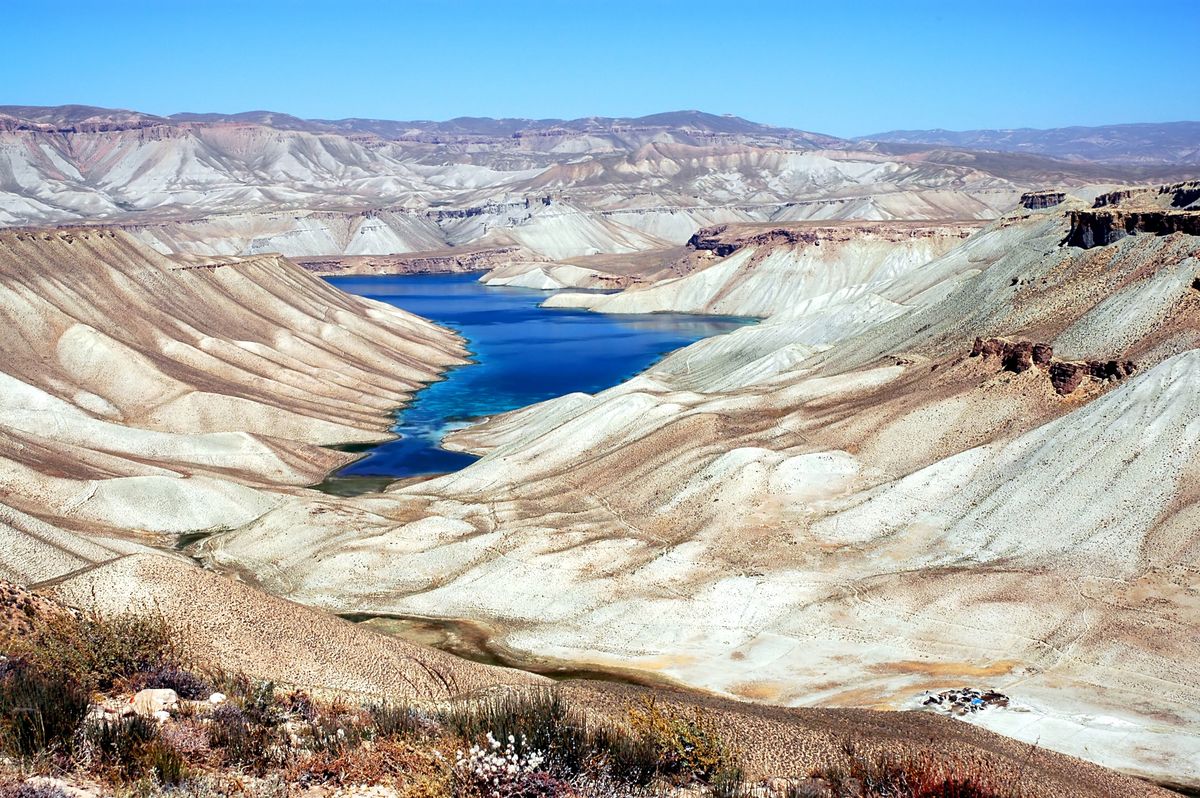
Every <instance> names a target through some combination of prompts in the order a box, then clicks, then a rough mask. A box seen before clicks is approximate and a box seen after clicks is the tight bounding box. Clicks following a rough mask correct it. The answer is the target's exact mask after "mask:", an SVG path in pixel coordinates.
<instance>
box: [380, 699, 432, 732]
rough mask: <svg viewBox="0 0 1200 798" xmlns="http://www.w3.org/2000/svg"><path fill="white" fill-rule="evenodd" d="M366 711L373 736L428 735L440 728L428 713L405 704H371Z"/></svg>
mask: <svg viewBox="0 0 1200 798" xmlns="http://www.w3.org/2000/svg"><path fill="white" fill-rule="evenodd" d="M367 711H368V712H369V713H370V715H371V726H372V728H373V731H374V733H375V736H376V737H379V738H382V739H385V740H401V739H411V738H415V737H428V736H431V735H432V734H434V733H436V732H437V731H438V730H440V728H441V724H439V723H438V722H437V721H436V720H435V719H434V718H433V717H431V716H430V715H429V714H428V713H426V712H423V711H422V710H420V709H417V708H415V707H411V706H408V705H407V704H396V703H391V702H384V703H382V704H372V705H371V706H369V707H367Z"/></svg>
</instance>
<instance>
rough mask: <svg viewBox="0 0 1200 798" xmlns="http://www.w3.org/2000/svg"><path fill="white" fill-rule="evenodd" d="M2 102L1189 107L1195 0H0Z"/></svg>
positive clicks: (981, 120)
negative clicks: (953, 0) (720, 0)
mask: <svg viewBox="0 0 1200 798" xmlns="http://www.w3.org/2000/svg"><path fill="white" fill-rule="evenodd" d="M0 32H2V35H3V42H4V52H3V53H2V54H0V104H25V105H57V104H63V103H82V104H89V105H103V106H115V107H124V108H134V109H137V110H141V111H147V112H150V113H159V114H169V113H174V112H177V111H185V110H186V111H222V112H234V111H244V110H253V109H269V110H275V111H283V112H287V113H292V114H296V115H297V116H304V117H318V118H341V117H348V116H359V117H376V118H385V119H447V118H450V117H455V116H516V117H534V118H544V117H568V118H571V117H579V116H591V115H599V116H636V115H641V114H648V113H656V112H659V111H667V110H678V109H685V108H698V109H701V110H705V111H710V112H713V113H733V114H737V115H739V116H744V117H746V118H748V119H753V120H755V121H760V122H767V123H771V124H778V125H787V126H793V127H799V128H803V129H807V130H815V131H820V132H824V133H831V134H834V135H843V136H852V135H863V134H867V133H872V132H879V131H883V130H889V129H895V128H930V127H944V128H951V129H966V128H978V127H1054V126H1063V125H1073V124H1084V125H1092V124H1110V123H1118V122H1139V121H1147V122H1160V121H1173V120H1180V119H1193V120H1195V119H1200V77H1198V76H1197V72H1196V64H1195V56H1196V52H1197V46H1198V43H1200V2H1194V1H1193V0H1178V2H1154V1H1153V0H1148V1H1144V0H1138V2H1130V0H1123V2H1108V1H1107V0H1060V1H1059V2H1052V1H1051V0H1047V1H1046V2H1036V3H1034V2H1003V1H1002V0H995V2H986V3H985V2H969V1H965V0H964V1H963V2H957V3H950V2H907V3H901V2H890V3H885V2H871V1H870V0H858V2H843V3H838V2H828V0H823V1H822V2H819V3H817V2H814V3H808V2H792V3H784V2H769V1H764V2H758V1H756V0H737V1H736V2H726V3H715V2H704V1H703V0H691V2H674V1H672V0H660V1H659V2H655V0H641V2H624V0H609V1H608V2H588V1H585V0H576V2H566V1H561V2H555V1H554V0H544V2H521V1H520V0H505V1H504V2H490V3H485V2H465V1H464V2H432V1H429V2H425V1H423V0H414V1H413V2H394V3H384V2H356V3H351V2H342V3H335V2H307V1H305V0H295V1H294V2H277V1H275V0H259V1H258V2H252V1H251V0H246V1H245V2H238V3H233V2H224V1H223V0H212V1H210V2H202V0H155V1H154V2H122V1H121V0H94V2H72V1H71V0H65V1H64V0H57V1H56V2H53V3H51V2H44V0H39V1H38V2H31V1H27V0H0Z"/></svg>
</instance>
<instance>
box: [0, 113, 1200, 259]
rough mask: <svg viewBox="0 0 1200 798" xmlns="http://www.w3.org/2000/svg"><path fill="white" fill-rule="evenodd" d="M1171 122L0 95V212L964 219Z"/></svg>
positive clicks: (75, 219) (497, 219) (178, 216)
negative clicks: (1015, 132) (400, 111)
mask: <svg viewBox="0 0 1200 798" xmlns="http://www.w3.org/2000/svg"><path fill="white" fill-rule="evenodd" d="M1189 124H1192V123H1181V124H1180V125H1173V126H1171V125H1162V126H1126V127H1129V128H1136V130H1137V133H1136V136H1137V138H1136V141H1140V142H1142V143H1141V144H1136V143H1135V138H1134V134H1133V133H1130V132H1128V131H1127V130H1126V129H1125V128H1121V129H1119V130H1117V132H1116V133H1114V132H1112V130H1113V129H1108V128H1106V129H1104V130H1105V131H1108V132H1105V133H1101V132H1095V131H1093V132H1092V133H1087V132H1086V131H1083V132H1078V133H1077V134H1075V136H1074V138H1072V137H1071V136H1069V135H1067V134H1065V133H1062V132H1055V131H1047V132H1046V135H1045V141H1041V143H1040V144H1039V143H1038V142H1039V140H1038V139H1037V137H1036V136H1034V134H1033V133H1030V132H1028V131H1026V132H1024V133H1022V136H1021V137H1016V136H1009V137H1008V138H1005V137H1004V136H1002V135H1001V134H1000V132H996V133H995V134H994V135H985V134H984V133H982V132H981V133H976V134H971V135H972V138H971V139H970V140H971V141H972V142H976V145H975V146H976V147H977V148H976V149H970V148H967V147H965V146H963V145H958V144H955V143H954V142H953V141H952V140H951V139H953V138H954V137H955V136H960V135H962V136H966V135H968V134H951V133H944V132H938V134H937V136H935V137H932V138H937V137H940V139H939V140H936V141H930V142H929V143H922V142H921V141H918V139H920V138H921V137H922V135H923V134H918V133H912V134H905V135H901V134H894V137H895V140H883V139H887V136H880V137H878V139H879V140H867V139H864V140H850V139H843V138H837V137H835V136H826V135H823V134H820V133H813V132H809V131H804V130H797V129H793V128H781V127H772V126H769V125H762V124H758V123H756V122H751V121H748V120H745V119H741V118H739V117H735V116H718V115H714V114H707V113H702V112H700V111H676V112H671V113H663V114H653V115H650V116H642V117H636V118H612V117H587V118H584V119H572V120H562V119H487V118H475V117H462V118H459V119H451V120H448V121H445V122H429V121H390V120H378V119H341V120H321V119H300V118H299V117H295V116H290V115H288V114H280V113H275V112H271V111H249V112H245V113H238V114H196V113H183V114H175V115H173V116H169V117H168V116H157V115H154V114H145V113H140V112H137V111H128V110H121V109H108V108H97V107H93V106H84V105H67V106H58V107H52V108H43V107H31V106H0V227H3V226H21V225H44V224H63V223H82V222H103V223H118V224H123V225H128V226H130V227H131V228H137V229H136V232H137V235H139V236H140V237H142V238H143V240H146V241H147V242H150V243H153V244H154V245H155V246H157V247H158V248H160V249H163V250H164V251H167V250H169V251H173V252H179V251H192V252H193V254H197V255H206V254H212V249H213V247H214V246H215V244H214V242H219V243H220V252H221V253H222V254H234V253H243V254H248V253H256V252H268V251H270V252H282V253H284V254H287V255H292V256H297V257H300V256H327V255H335V254H346V255H359V254H371V255H375V254H393V253H398V252H412V251H421V250H432V249H439V248H443V247H448V246H463V245H467V244H471V245H494V246H510V245H514V244H515V245H520V246H522V247H524V248H526V249H528V250H530V251H532V252H534V253H537V254H539V255H543V256H546V257H551V258H565V257H576V256H581V255H592V254H601V253H603V254H619V253H628V252H638V251H643V250H647V249H655V248H664V247H669V246H675V245H680V244H682V243H684V242H685V241H687V240H688V238H689V237H690V236H691V235H692V234H694V233H695V232H696V231H697V230H699V229H700V228H702V227H705V226H710V225H714V224H728V223H742V222H791V221H800V220H836V219H907V220H914V219H923V220H946V219H959V220H963V219H965V220H984V219H992V218H995V217H997V216H998V215H1000V214H1002V213H1004V212H1006V211H1007V210H1008V209H1011V208H1013V207H1014V206H1016V204H1017V202H1018V200H1019V198H1020V196H1021V194H1022V193H1024V192H1027V191H1035V190H1043V189H1046V188H1048V187H1050V188H1058V189H1062V188H1069V187H1078V186H1084V185H1094V184H1105V185H1110V186H1121V185H1128V184H1136V183H1147V182H1170V181H1172V180H1180V179H1187V178H1192V177H1195V176H1196V175H1197V174H1198V173H1200V163H1198V162H1197V160H1196V148H1197V144H1198V142H1200V135H1196V136H1195V137H1193V138H1191V139H1189V138H1188V133H1187V130H1188V129H1189V128H1187V125H1189ZM1193 127H1200V126H1195V125H1194V126H1193ZM1156 131H1159V132H1157V133H1156ZM1122 136H1123V137H1124V138H1122ZM955 140H956V139H955ZM1026 141H1032V142H1033V144H1030V145H1029V146H1025V145H1024V144H1023V142H1026ZM1084 141H1087V142H1091V146H1092V149H1086V148H1084V147H1083V146H1082V144H1072V142H1084ZM1034 145H1037V146H1039V147H1041V148H1042V149H1049V150H1053V152H1054V153H1056V152H1059V151H1065V152H1068V153H1069V154H1071V155H1072V156H1073V157H1074V160H1066V159H1063V158H1061V157H1054V155H1053V153H1044V152H1040V151H1036V150H1035V149H1034ZM1006 148H1011V149H1013V150H1014V151H1011V152H1009V151H1001V150H1004V149H1006ZM1097 148H1099V149H1097ZM1093 152H1099V154H1098V155H1096V156H1095V157H1096V160H1088V156H1089V155H1090V154H1091V153H1093ZM1081 153H1082V154H1081Z"/></svg>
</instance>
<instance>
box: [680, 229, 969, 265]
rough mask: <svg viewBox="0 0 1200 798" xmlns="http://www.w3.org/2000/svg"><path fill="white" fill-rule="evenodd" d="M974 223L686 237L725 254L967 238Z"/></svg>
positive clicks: (712, 232)
mask: <svg viewBox="0 0 1200 798" xmlns="http://www.w3.org/2000/svg"><path fill="white" fill-rule="evenodd" d="M975 229H976V226H975V225H973V224H971V223H962V224H954V225H950V224H936V223H928V222H916V223H914V222H899V221H897V222H886V223H883V224H880V223H878V222H825V223H822V222H796V223H793V224H791V225H765V224H754V223H746V224H720V225H714V226H712V227H705V228H703V229H701V230H699V231H697V232H696V233H695V235H693V236H692V237H691V238H689V239H688V241H687V247H688V249H690V250H694V251H697V252H711V253H712V254H714V255H716V256H717V257H719V258H726V257H729V256H730V255H732V254H733V253H735V252H737V251H738V250H739V249H742V248H744V247H786V246H797V245H801V244H809V245H812V246H817V247H819V246H821V244H823V243H824V244H829V243H843V242H847V241H855V240H858V239H861V238H863V237H867V236H870V237H876V238H879V237H882V238H884V239H886V240H889V241H901V240H905V239H914V238H943V237H946V236H951V237H957V238H966V237H968V236H969V235H971V233H973V232H975Z"/></svg>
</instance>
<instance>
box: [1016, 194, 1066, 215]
mask: <svg viewBox="0 0 1200 798" xmlns="http://www.w3.org/2000/svg"><path fill="white" fill-rule="evenodd" d="M1066 198H1067V195H1066V193H1064V192H1062V191H1027V192H1025V193H1024V194H1022V195H1021V199H1020V205H1021V207H1022V208H1025V209H1027V210H1031V211H1036V210H1041V209H1043V208H1053V207H1054V206H1055V205H1061V204H1062V203H1063V201H1064V200H1065V199H1066Z"/></svg>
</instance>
